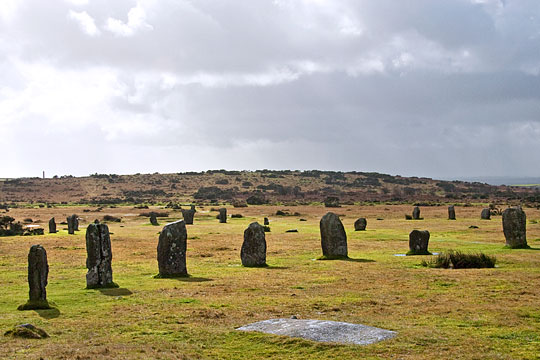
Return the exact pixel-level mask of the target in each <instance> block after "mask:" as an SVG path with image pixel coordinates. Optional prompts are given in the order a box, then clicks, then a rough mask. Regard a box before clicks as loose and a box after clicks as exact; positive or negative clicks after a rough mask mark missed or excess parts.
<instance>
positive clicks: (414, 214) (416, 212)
mask: <svg viewBox="0 0 540 360" xmlns="http://www.w3.org/2000/svg"><path fill="white" fill-rule="evenodd" d="M412 218H413V220H420V208H419V207H418V206H415V207H414V209H413V212H412Z"/></svg>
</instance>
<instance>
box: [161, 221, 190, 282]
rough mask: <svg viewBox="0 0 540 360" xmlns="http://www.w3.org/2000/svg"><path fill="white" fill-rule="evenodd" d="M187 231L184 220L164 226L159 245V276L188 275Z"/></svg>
mask: <svg viewBox="0 0 540 360" xmlns="http://www.w3.org/2000/svg"><path fill="white" fill-rule="evenodd" d="M186 249H187V231H186V223H185V222H184V220H178V221H175V222H172V223H169V224H167V225H165V227H163V230H161V234H160V235H159V242H158V246H157V260H158V267H159V274H158V275H157V276H156V277H158V278H172V277H185V276H188V273H187V269H186Z"/></svg>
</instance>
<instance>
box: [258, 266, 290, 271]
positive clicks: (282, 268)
mask: <svg viewBox="0 0 540 360" xmlns="http://www.w3.org/2000/svg"><path fill="white" fill-rule="evenodd" d="M263 269H272V270H287V269H290V268H289V267H288V266H275V265H268V266H266V267H264V268H263Z"/></svg>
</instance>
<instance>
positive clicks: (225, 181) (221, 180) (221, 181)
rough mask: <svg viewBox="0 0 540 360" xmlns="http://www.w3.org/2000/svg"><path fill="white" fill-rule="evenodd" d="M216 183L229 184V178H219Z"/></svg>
mask: <svg viewBox="0 0 540 360" xmlns="http://www.w3.org/2000/svg"><path fill="white" fill-rule="evenodd" d="M216 184H217V185H228V184H229V180H227V179H219V180H216Z"/></svg>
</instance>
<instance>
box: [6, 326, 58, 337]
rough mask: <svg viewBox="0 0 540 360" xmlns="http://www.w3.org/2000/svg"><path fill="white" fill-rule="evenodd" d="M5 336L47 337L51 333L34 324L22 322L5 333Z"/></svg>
mask: <svg viewBox="0 0 540 360" xmlns="http://www.w3.org/2000/svg"><path fill="white" fill-rule="evenodd" d="M4 336H12V337H19V338H23V339H45V338H48V337H49V334H47V332H46V331H45V330H43V329H41V328H38V327H37V326H34V325H32V324H20V325H17V326H15V327H14V328H13V329H11V330H8V331H6V332H5V333H4Z"/></svg>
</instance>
